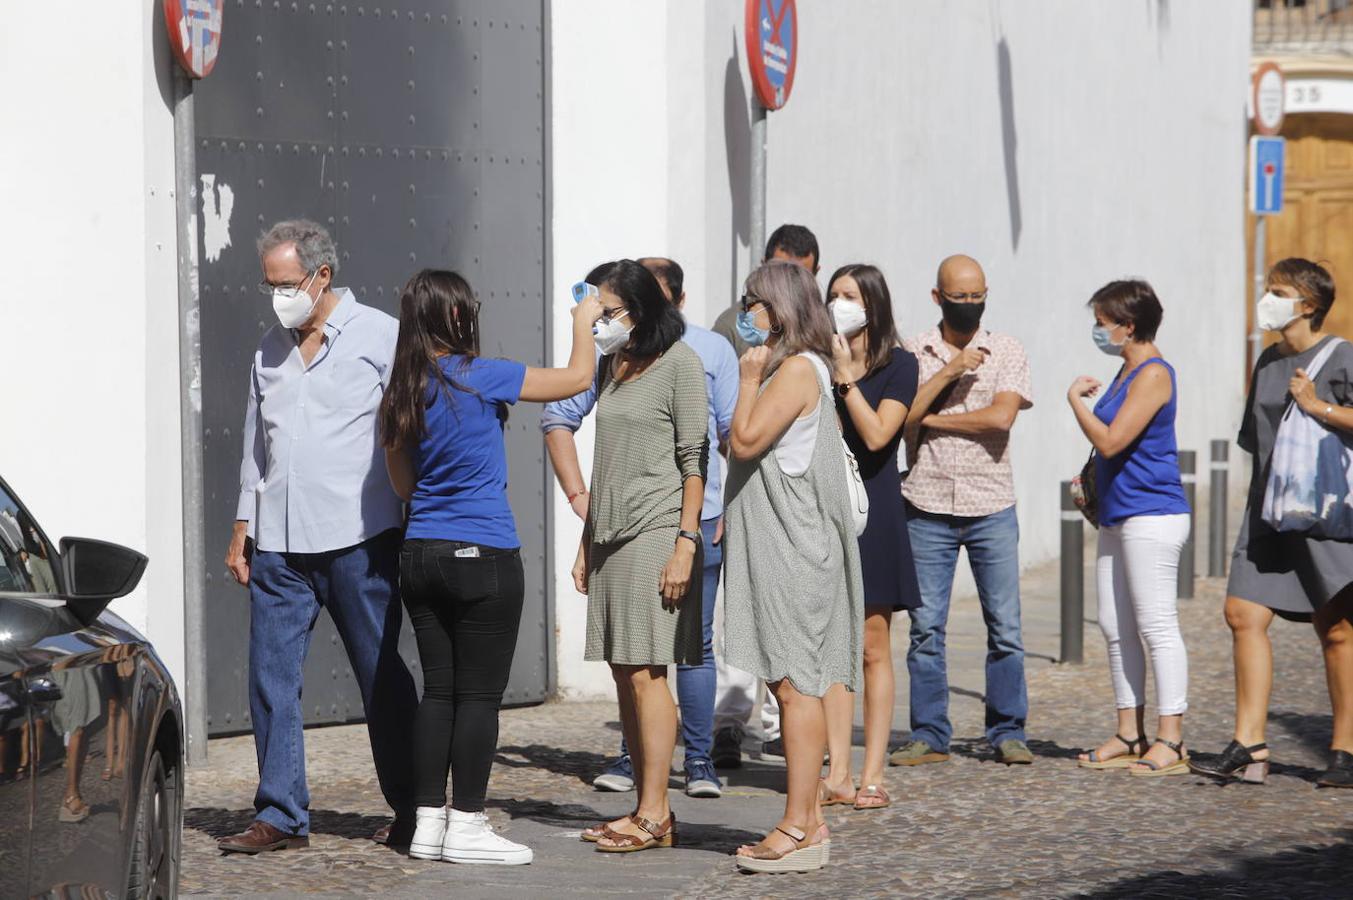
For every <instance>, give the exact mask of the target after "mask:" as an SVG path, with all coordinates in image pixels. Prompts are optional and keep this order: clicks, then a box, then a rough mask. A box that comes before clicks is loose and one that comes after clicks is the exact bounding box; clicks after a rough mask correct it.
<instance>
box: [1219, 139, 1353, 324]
mask: <svg viewBox="0 0 1353 900" xmlns="http://www.w3.org/2000/svg"><path fill="white" fill-rule="evenodd" d="M1283 137H1285V138H1287V185H1286V188H1285V191H1284V193H1283V211H1282V214H1281V215H1277V216H1269V217H1268V223H1267V225H1266V226H1265V227H1266V228H1267V231H1268V233H1267V235H1266V237H1265V246H1264V268H1265V269H1267V268H1268V267H1269V266H1272V265H1273V264H1274V263H1275V262H1277V261H1278V260H1280V259H1285V258H1287V257H1289V256H1301V257H1305V258H1306V259H1310V260H1314V261H1316V262H1318V263H1320V264H1321V265H1323V266H1324V267H1325V268H1327V269H1329V270H1330V274H1331V275H1333V276H1334V284H1335V300H1334V308H1333V309H1332V310H1331V311H1330V314H1329V316H1328V317H1327V318H1326V319H1325V329H1326V330H1327V331H1332V332H1334V333H1335V334H1338V335H1340V336H1342V337H1344V338H1348V339H1351V340H1353V116H1345V115H1333V114H1331V115H1299V116H1290V117H1289V118H1288V119H1287V121H1286V123H1285V124H1284V127H1283ZM1246 226H1247V227H1246V229H1245V235H1246V243H1247V245H1248V249H1247V252H1246V259H1247V261H1248V264H1249V266H1250V271H1251V272H1253V271H1254V262H1253V261H1254V216H1251V215H1247V216H1246ZM1247 284H1249V289H1248V291H1247V299H1248V300H1249V304H1248V306H1247V311H1246V322H1247V324H1248V326H1249V329H1251V330H1252V329H1253V327H1254V300H1255V296H1254V284H1253V280H1252V279H1247ZM1265 340H1266V341H1272V340H1274V337H1273V335H1267V336H1266V337H1265Z"/></svg>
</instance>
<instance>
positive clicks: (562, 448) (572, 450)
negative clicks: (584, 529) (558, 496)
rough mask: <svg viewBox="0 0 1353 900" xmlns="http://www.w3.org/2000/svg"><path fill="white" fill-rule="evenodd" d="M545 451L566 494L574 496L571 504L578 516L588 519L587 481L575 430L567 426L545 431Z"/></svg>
mask: <svg viewBox="0 0 1353 900" xmlns="http://www.w3.org/2000/svg"><path fill="white" fill-rule="evenodd" d="M545 452H546V453H548V454H549V455H550V465H552V466H554V477H555V478H556V479H557V480H558V482H559V487H560V488H562V489H563V491H564V496H565V497H570V498H572V499H570V500H569V506H571V507H572V508H573V512H574V513H576V514H577V516H578V518H580V519H586V518H587V508H588V501H589V497H588V494H587V482H586V481H584V480H583V469H582V465H581V464H579V462H578V443H577V441H575V440H574V438H573V432H571V431H569V430H568V429H567V428H556V429H554V430H553V431H547V432H545Z"/></svg>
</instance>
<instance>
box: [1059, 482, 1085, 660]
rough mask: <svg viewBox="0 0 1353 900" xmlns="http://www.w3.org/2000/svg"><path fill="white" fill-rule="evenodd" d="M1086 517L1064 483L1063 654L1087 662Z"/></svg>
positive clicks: (1067, 658) (1068, 486)
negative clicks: (1083, 516)
mask: <svg viewBox="0 0 1353 900" xmlns="http://www.w3.org/2000/svg"><path fill="white" fill-rule="evenodd" d="M1084 522H1085V519H1084V518H1082V516H1081V513H1080V510H1079V509H1077V508H1076V502H1075V501H1074V500H1072V499H1071V482H1069V481H1063V482H1062V654H1061V661H1062V662H1064V663H1066V662H1071V663H1078V662H1084V661H1085V647H1084V644H1085V640H1084V632H1085V525H1084Z"/></svg>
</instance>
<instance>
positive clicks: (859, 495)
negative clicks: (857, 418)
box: [813, 366, 869, 537]
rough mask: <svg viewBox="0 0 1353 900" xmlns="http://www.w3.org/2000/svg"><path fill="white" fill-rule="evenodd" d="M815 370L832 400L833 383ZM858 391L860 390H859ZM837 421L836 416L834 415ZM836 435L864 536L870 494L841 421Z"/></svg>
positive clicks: (853, 509) (852, 507) (852, 508)
mask: <svg viewBox="0 0 1353 900" xmlns="http://www.w3.org/2000/svg"><path fill="white" fill-rule="evenodd" d="M813 370H814V371H815V372H817V373H818V384H819V385H820V386H821V387H822V390H823V392H824V393H826V395H827V399H828V400H830V399H831V396H832V393H831V382H830V381H828V382H826V383H825V384H824V383H823V380H822V371H821V370H820V369H818V367H817V366H813ZM857 390H858V388H857ZM831 406H832V411H833V413H835V409H836V404H835V403H833V404H831ZM833 418H834V419H835V418H836V417H835V415H833ZM836 433H837V435H838V436H839V437H840V438H841V454H842V456H843V458H844V462H845V466H846V493H847V494H848V495H849V497H850V512H851V515H852V516H853V517H854V519H855V536H856V537H859V536H860V535H862V534H864V530H865V528H866V527H868V525H869V494H868V493H866V491H865V489H864V476H862V475H861V474H860V461H859V460H857V459H856V458H855V454H854V453H852V452H850V445H849V444H847V443H846V436H845V435H844V434H843V433H842V432H841V421H840V419H836Z"/></svg>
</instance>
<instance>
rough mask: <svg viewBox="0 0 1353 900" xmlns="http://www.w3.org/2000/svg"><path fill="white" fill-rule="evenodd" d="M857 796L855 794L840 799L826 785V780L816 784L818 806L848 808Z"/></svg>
mask: <svg viewBox="0 0 1353 900" xmlns="http://www.w3.org/2000/svg"><path fill="white" fill-rule="evenodd" d="M857 796H859V793H858V792H856V793H854V794H851V795H850V796H849V797H842V796H841V795H840V794H838V793H836V792H835V791H833V790H832V788H831V785H829V784H827V779H825V778H823V779H821V780H819V781H818V783H817V803H818V806H850V805H851V804H852V803H854V802H855V798H856V797H857Z"/></svg>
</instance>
